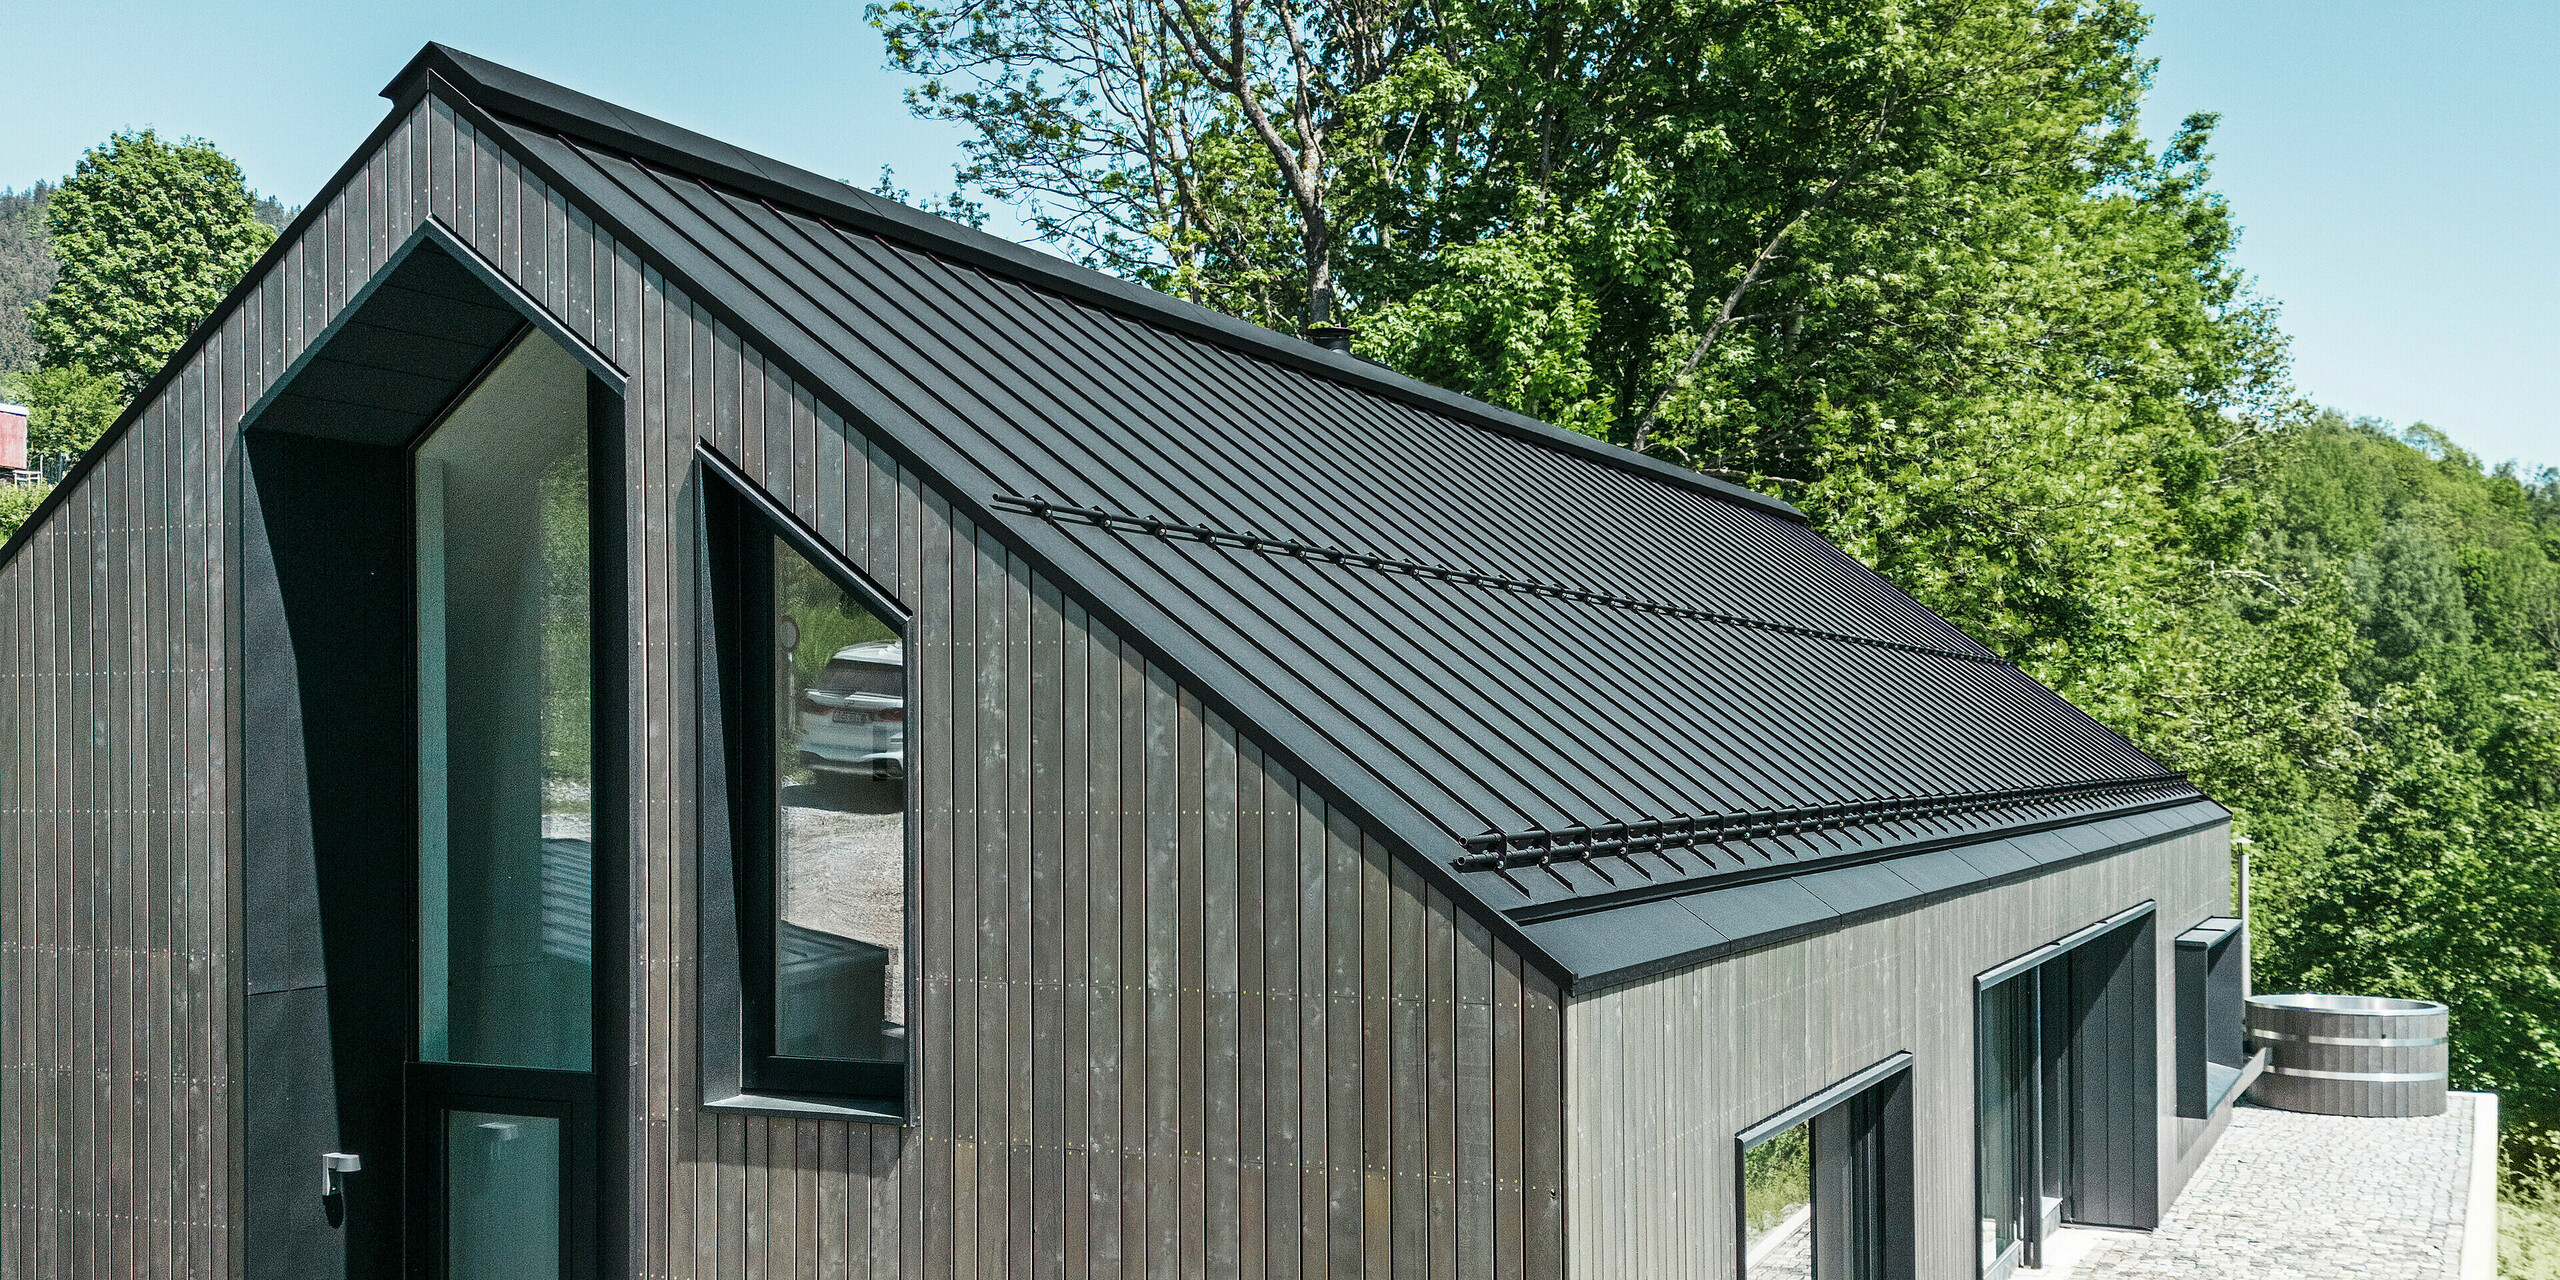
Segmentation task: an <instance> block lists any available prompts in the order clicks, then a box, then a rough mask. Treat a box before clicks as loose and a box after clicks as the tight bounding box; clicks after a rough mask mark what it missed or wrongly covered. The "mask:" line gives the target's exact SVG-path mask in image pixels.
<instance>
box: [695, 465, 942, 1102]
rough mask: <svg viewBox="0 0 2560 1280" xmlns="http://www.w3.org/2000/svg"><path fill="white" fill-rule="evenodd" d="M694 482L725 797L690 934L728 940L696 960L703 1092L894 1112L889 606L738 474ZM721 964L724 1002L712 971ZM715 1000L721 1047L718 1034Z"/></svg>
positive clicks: (895, 623)
mask: <svg viewBox="0 0 2560 1280" xmlns="http://www.w3.org/2000/svg"><path fill="white" fill-rule="evenodd" d="M712 488H713V489H714V490H715V491H716V492H715V493H714V494H713V495H712V496H713V501H712V502H711V503H710V504H709V514H710V515H711V518H712V522H713V526H714V527H713V528H712V530H711V531H710V533H711V536H710V538H709V545H710V548H711V552H712V559H713V563H712V566H711V573H710V575H709V577H710V582H709V586H710V588H711V600H710V604H711V606H712V608H713V611H714V614H715V616H716V618H717V624H716V627H715V632H714V647H715V649H716V650H717V655H718V659H719V661H718V664H717V667H716V668H715V669H714V670H715V672H716V674H715V675H714V676H713V677H712V678H713V679H714V680H715V681H716V682H717V683H718V684H719V685H720V686H721V687H720V690H719V692H720V694H721V697H720V699H719V703H718V705H717V707H716V709H714V710H713V714H714V715H715V716H716V717H717V720H718V724H717V725H716V728H717V729H718V731H719V735H720V741H721V749H720V751H719V752H718V753H717V754H718V755H719V756H721V757H723V758H725V760H726V763H727V768H726V770H725V772H724V773H723V774H722V775H721V776H720V777H719V778H717V779H713V780H711V782H710V785H715V786H718V787H720V789H721V790H722V791H723V792H724V794H725V796H726V797H727V806H728V809H729V812H730V816H731V822H730V826H729V832H730V837H731V838H730V840H729V841H728V850H727V852H728V854H729V857H728V859H727V861H728V862H729V879H730V881H731V885H732V886H734V888H733V892H734V894H735V896H734V898H732V899H731V900H730V901H729V902H726V903H706V906H705V918H706V920H707V921H710V922H712V924H711V925H710V926H709V927H708V928H707V931H706V946H707V947H711V948H719V947H721V946H722V945H723V942H724V939H723V938H719V937H712V936H710V931H711V930H716V929H717V922H718V921H720V920H721V919H723V918H727V919H730V920H732V921H733V922H734V925H735V929H734V933H733V934H732V935H730V936H733V937H734V938H735V951H734V952H733V953H728V954H723V955H713V956H709V957H707V958H706V975H705V984H706V985H705V996H704V1004H705V1020H706V1027H707V1028H708V1030H707V1032H706V1038H705V1041H704V1054H705V1072H704V1074H705V1084H706V1087H708V1088H710V1089H711V1090H713V1091H714V1093H715V1094H716V1095H718V1096H714V1097H712V1098H711V1101H714V1102H720V1101H723V1100H728V1099H729V1098H730V1097H731V1096H732V1095H735V1100H736V1101H737V1102H738V1103H739V1104H740V1105H746V1104H748V1103H749V1102H751V1101H752V1096H770V1095H788V1096H790V1097H793V1098H796V1099H801V1100H804V1101H814V1100H819V1099H844V1100H859V1101H860V1103H861V1109H863V1110H866V1111H874V1112H878V1111H894V1110H896V1103H897V1101H898V1100H900V1099H902V1098H903V1096H904V1091H905V1090H904V1084H905V1063H906V1061H907V1056H908V1053H907V1027H908V1023H909V1020H910V1018H909V1010H908V976H909V974H908V961H907V915H908V901H907V884H908V858H907V835H908V807H909V800H908V790H909V786H908V770H907V761H908V747H909V741H908V727H909V721H908V687H907V683H908V676H907V673H908V661H907V658H908V654H907V645H906V639H905V636H904V635H903V634H902V630H901V627H902V623H903V617H902V615H901V614H900V613H899V611H898V610H897V609H896V608H895V607H894V606H892V605H891V604H889V602H888V601H887V600H886V599H885V598H884V597H883V596H882V595H881V593H879V592H878V591H877V590H876V589H874V588H872V587H871V586H870V584H869V582H868V580H867V579H865V578H864V577H863V576H862V575H861V574H860V573H859V572H858V571H857V570H855V569H853V568H852V567H851V566H849V565H847V564H845V563H844V562H843V561H842V560H841V559H840V558H839V557H837V556H835V555H833V554H831V553H830V552H828V551H826V550H825V549H824V548H823V547H821V546H820V545H818V543H817V541H816V539H814V538H812V537H810V536H809V535H808V534H807V533H806V531H805V530H801V529H799V528H798V527H797V526H796V525H795V524H794V523H793V522H791V521H790V520H789V518H788V517H786V516H783V515H782V514H780V513H779V512H776V511H773V510H771V509H769V508H767V507H765V506H764V505H763V504H761V503H759V502H757V501H755V500H754V499H753V498H752V497H751V496H750V493H751V491H750V490H749V489H748V488H747V487H746V486H745V484H744V482H743V481H736V480H730V481H728V482H726V483H720V484H715V485H713V486H712ZM713 754H714V753H711V752H706V758H708V757H710V756H711V755H713ZM713 861H714V862H716V861H718V859H717V858H716V856H715V857H714V859H713ZM706 868H707V869H706V885H705V891H706V892H713V891H715V887H714V885H713V884H711V883H710V881H711V880H713V879H715V878H716V877H717V875H718V872H717V868H716V867H714V866H713V865H712V863H709V862H707V863H706ZM732 964H734V966H735V968H734V974H735V987H734V997H735V998H734V1000H732V999H730V996H729V992H728V990H727V989H726V983H725V981H724V979H723V976H722V975H723V972H724V971H727V966H729V965H732ZM731 1009H734V1011H735V1012H734V1025H735V1026H736V1028H737V1031H736V1036H737V1043H736V1046H735V1052H734V1053H733V1054H732V1053H727V1052H726V1051H724V1050H723V1049H722V1047H721V1045H720V1043H719V1036H720V1034H721V1028H722V1027H724V1026H725V1025H730V1024H731V1023H730V1020H731V1018H732V1014H731V1013H730V1010H731ZM733 1077H734V1078H733Z"/></svg>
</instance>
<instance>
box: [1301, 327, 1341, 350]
mask: <svg viewBox="0 0 2560 1280" xmlns="http://www.w3.org/2000/svg"><path fill="white" fill-rule="evenodd" d="M1298 336H1300V337H1302V338H1305V339H1306V340H1307V341H1309V342H1312V343H1314V344H1316V345H1317V346H1319V347H1322V348H1324V349H1325V350H1327V351H1339V352H1341V353H1342V354H1344V355H1346V356H1347V355H1350V354H1351V329H1350V326H1348V325H1339V324H1311V325H1308V326H1307V327H1306V328H1304V329H1301V330H1299V331H1298Z"/></svg>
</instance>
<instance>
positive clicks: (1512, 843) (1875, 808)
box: [1450, 773, 2190, 871]
mask: <svg viewBox="0 0 2560 1280" xmlns="http://www.w3.org/2000/svg"><path fill="white" fill-rule="evenodd" d="M2187 786H2190V784H2189V783H2188V781H2187V775H2185V774H2183V773H2155V774H2148V775H2145V776H2143V777H2138V778H2106V779H2101V780H2099V781H2095V782H2067V783H2062V784H2060V785H2057V786H2049V787H2022V788H2019V789H2017V790H2013V791H1973V792H1962V793H1951V794H1944V795H1929V796H1892V797H1887V798H1885V799H1881V800H1859V801H1852V802H1849V803H1845V804H1824V805H1805V806H1801V807H1798V808H1792V809H1764V810H1760V811H1757V812H1753V813H1723V814H1710V815H1708V816H1706V817H1699V818H1666V819H1662V820H1659V821H1652V822H1612V823H1607V824H1604V825H1602V826H1597V827H1563V828H1557V829H1553V830H1537V831H1494V832H1487V833H1486V834H1484V835H1480V836H1470V837H1468V838H1467V841H1466V845H1467V851H1466V852H1465V853H1463V854H1460V855H1459V856H1458V857H1457V858H1456V859H1455V860H1453V861H1452V862H1451V863H1450V865H1451V866H1452V867H1453V868H1455V869H1456V870H1459V871H1508V870H1510V869H1512V868H1514V867H1536V866H1544V865H1546V864H1548V863H1551V862H1588V861H1590V860H1591V859H1593V858H1605V857H1622V858H1633V857H1634V856H1635V855H1636V854H1639V853H1651V854H1656V855H1659V856H1663V857H1664V860H1665V861H1670V859H1669V857H1668V854H1667V851H1668V850H1671V849H1677V848H1691V847H1694V846H1697V845H1702V844H1714V845H1722V844H1726V843H1729V842H1732V841H1738V840H1755V839H1762V838H1765V837H1769V836H1785V835H1795V834H1798V833H1802V832H1812V831H1823V830H1830V829H1836V828H1840V827H1851V826H1860V825H1864V824H1867V823H1873V822H1890V821H1896V820H1909V819H1914V818H1933V817H1943V816H1946V815H1949V814H1957V813H1978V812H1982V811H1985V810H1990V809H2005V808H2010V807H2013V806H2019V805H2031V804H2037V803H2043V802H2049V801H2054V800H2067V799H2078V798H2081V797H2084V796H2097V795H2109V794H2121V793H2127V792H2135V791H2165V790H2168V789H2170V788H2172V787H2187ZM1672 865H1674V866H1675V867H1676V866H1678V863H1676V862H1673V864H1672ZM1682 870H1684V871H1685V870H1686V868H1682Z"/></svg>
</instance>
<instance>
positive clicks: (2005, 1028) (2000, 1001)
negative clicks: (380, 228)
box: [1973, 970, 2042, 1276]
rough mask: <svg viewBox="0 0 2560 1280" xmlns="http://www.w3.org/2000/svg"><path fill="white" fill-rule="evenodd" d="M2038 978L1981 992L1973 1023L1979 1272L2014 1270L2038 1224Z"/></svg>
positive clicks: (2024, 976)
mask: <svg viewBox="0 0 2560 1280" xmlns="http://www.w3.org/2000/svg"><path fill="white" fill-rule="evenodd" d="M2036 1013H2037V991H2036V975H2035V973H2034V972H2033V971H2032V970H2030V971H2029V972H2026V973H2022V974H2019V975H2018V976H2016V977H2014V978H2011V979H2009V980H2008V981H2006V982H2003V983H2001V984H2000V985H1998V986H1995V987H1991V988H1988V989H1986V990H1984V991H1983V992H1982V994H1981V996H1980V998H1979V1004H1978V1005H1977V1011H1976V1019H1975V1028H1976V1030H1975V1035H1976V1037H1977V1038H1976V1042H1975V1046H1974V1053H1975V1067H1974V1077H1973V1080H1974V1095H1975V1096H1974V1123H1975V1125H1976V1126H1977V1128H1976V1133H1975V1143H1976V1155H1975V1161H1976V1163H1975V1167H1974V1176H1975V1188H1974V1202H1975V1203H1976V1204H1977V1205H1979V1206H1980V1210H1981V1215H1982V1222H1981V1229H1980V1236H1981V1248H1982V1273H1983V1274H1984V1275H1986V1276H1996V1275H2000V1274H2003V1273H2005V1272H2006V1271H2008V1270H2012V1269H2014V1268H2016V1266H2017V1265H2018V1263H2019V1260H2020V1258H2021V1257H2022V1256H2023V1252H2024V1250H2025V1248H2026V1246H2027V1243H2028V1242H2029V1241H2030V1240H2031V1239H2032V1238H2034V1236H2033V1233H2034V1230H2035V1227H2036V1225H2037V1223H2038V1222H2039V1221H2040V1219H2039V1218H2038V1217H2036V1216H2033V1215H2036V1214H2037V1213H2038V1212H2039V1208H2040V1203H2041V1202H2040V1200H2039V1198H2038V1197H2039V1195H2040V1190H2039V1179H2038V1177H2037V1170H2036V1155H2037V1142H2038V1137H2037V1134H2038V1126H2037V1119H2038V1114H2037V1105H2036V1104H2037V1102H2038V1100H2039V1099H2038V1096H2037V1092H2036V1086H2037V1083H2038V1079H2037V1072H2038V1067H2039V1065H2040V1063H2041V1061H2042V1055H2041V1052H2040V1043H2041V1042H2040V1039H2039V1037H2038V1036H2037V1035H2036Z"/></svg>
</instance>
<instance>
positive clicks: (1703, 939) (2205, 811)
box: [1524, 794, 2231, 996]
mask: <svg viewBox="0 0 2560 1280" xmlns="http://www.w3.org/2000/svg"><path fill="white" fill-rule="evenodd" d="M2230 821H2231V811H2230V810H2229V809H2226V808H2224V807H2222V806H2221V805H2220V804H2218V803H2215V802H2214V801H2213V800H2211V799H2209V798H2207V797H2205V796H2202V795H2192V794H2191V795H2188V796H2185V797H2183V798H2181V799H2179V800H2176V801H2173V802H2170V803H2168V804H2167V805H2165V806H2161V807H2155V808H2150V809H2145V810H2142V811H2139V812H2135V813H2126V812H2116V813H2094V814H2088V815H2085V816H2083V817H2081V818H2078V819H2076V820H2074V821H2072V822H2071V823H2069V824H2068V825H2066V826H2063V827H2059V828H2053V829H2052V834H2061V833H2066V832H2067V833H2068V836H2067V837H2066V838H2065V839H2061V840H2056V841H2054V842H2053V843H2054V844H2055V846H2056V847H2055V849H2054V850H2053V852H2052V853H2050V854H2049V855H2048V856H2045V857H2043V858H2034V857H2029V856H2024V855H2021V854H2017V853H2015V852H2008V853H2003V852H2002V850H2003V849H2004V848H2009V849H2014V846H2015V845H2016V843H2017V842H2018V840H2019V834H2018V833H2017V832H2015V831H1989V832H1981V833H1978V834H1975V835H1973V836H1970V837H1968V838H1967V839H1965V840H1963V841H1958V842H1953V843H1943V844H1936V845H1932V846H1930V847H1927V848H1924V849H1922V850H1919V851H1915V852H1910V853H1904V854H1900V855H1898V856H1895V857H1891V858H1886V859H1881V860H1878V861H1874V862H1869V863H1865V864H1861V865H1857V866H1850V867H1830V868H1818V869H1813V870H1809V871H1807V872H1804V873H1801V874H1796V875H1788V876H1780V877H1776V878H1771V879H1761V880H1754V881H1749V882H1745V883H1740V884H1725V885H1721V886H1716V887H1710V888H1708V889H1705V890H1703V891H1701V892H1698V893H1693V894H1687V895H1683V896H1679V897H1669V898H1651V899H1645V900H1641V901H1636V902H1631V903H1628V904H1626V905H1624V906H1617V907H1612V908H1609V909H1606V910H1601V911H1593V912H1586V913H1583V914H1580V915H1570V916H1561V917H1556V918H1553V919H1547V920H1539V921H1533V922H1530V923H1529V924H1528V925H1527V926H1526V928H1525V930H1524V932H1526V933H1527V934H1528V935H1529V936H1530V937H1531V938H1532V939H1534V940H1535V941H1536V943H1537V945H1538V947H1539V949H1541V950H1543V951H1545V952H1546V953H1547V954H1549V955H1551V956H1553V957H1555V958H1556V960H1557V963H1558V964H1560V965H1562V966H1563V967H1565V968H1567V969H1570V970H1571V971H1572V973H1573V977H1572V980H1571V981H1570V982H1569V983H1568V984H1567V985H1566V988H1565V993H1566V994H1568V995H1577V996H1579V995H1588V994H1590V993H1592V992H1594V991H1601V990H1605V989H1607V988H1610V987H1618V986H1624V985H1626V984H1628V983H1630V982H1636V981H1640V980H1642V979H1645V978H1649V977H1652V976H1654V975H1655V974H1660V973H1668V972H1670V971H1671V970H1674V969H1682V968H1687V967H1688V966H1690V965H1693V964H1703V963H1706V962H1708V961H1712V960H1722V959H1725V958H1727V957H1729V956H1733V955H1738V954H1740V953H1742V952H1745V951H1756V950H1759V949H1760V948H1763V947H1770V946H1776V945H1778V944H1780V943H1784V942H1792V941H1795V940H1796V939H1798V938H1803V937H1806V936H1808V935H1810V934H1815V933H1824V932H1828V931H1830V930H1834V929H1840V928H1845V927H1847V926H1849V925H1853V924H1860V923H1864V922H1866V921H1868V920H1874V919H1878V918H1881V917H1884V916H1888V915H1895V914H1899V913H1901V912H1905V911H1912V910H1916V909H1918V908H1921V907H1926V906H1930V905H1933V904H1935V903H1939V902H1944V901H1947V900H1948V899H1951V898H1959V897H1964V896H1967V895H1969V894H1975V893H1980V892H1982V891H1983V890H1986V889H1990V888H1994V887H1997V886H2000V885H2004V884H2010V883H2014V882H2016V881H2019V880H2025V879H2029V878H2032V877H2035V876H2040V875H2043V874H2045V873H2046V872H2049V871H2056V870H2059V869H2061V868H2064V867H2069V866H2078V865H2081V864H2083V863H2088V862H2094V861H2097V860H2098V859H2101V858H2109V857H2113V856H2115V855H2117V854H2120V853H2127V852H2130V851H2132V850H2135V849H2140V848H2144V847H2147V846H2150V845H2154V844H2159V843H2161V842H2163V841H2166V840H2172V839H2175V838H2177V837H2179V836H2183V835H2189V834H2192V833H2195V832H2198V831H2205V830H2210V829H2212V828H2214V827H2218V826H2224V825H2227V824H2228V823H2229V822H2230ZM2030 834H2045V833H2044V832H2032V833H2030ZM1886 872H1890V873H1892V874H1891V876H1890V877H1887V876H1886V875H1885V874H1884V873H1886ZM1851 879H1857V880H1861V881H1864V883H1857V884H1844V883H1843V882H1845V881H1849V880H1851ZM1896 881H1899V885H1897V884H1896ZM1670 907H1678V908H1681V909H1682V910H1683V911H1684V912H1685V915H1682V914H1674V913H1672V912H1670V911H1667V910H1665V908H1670Z"/></svg>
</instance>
